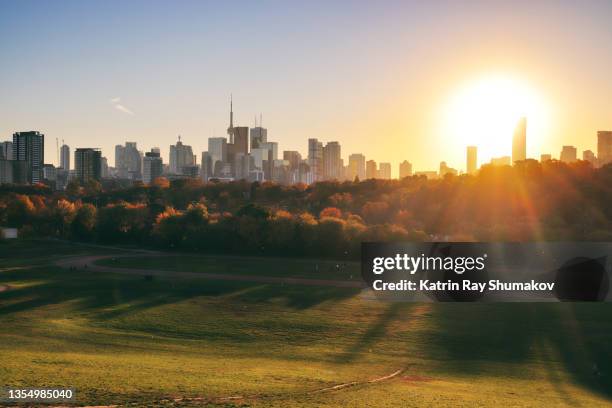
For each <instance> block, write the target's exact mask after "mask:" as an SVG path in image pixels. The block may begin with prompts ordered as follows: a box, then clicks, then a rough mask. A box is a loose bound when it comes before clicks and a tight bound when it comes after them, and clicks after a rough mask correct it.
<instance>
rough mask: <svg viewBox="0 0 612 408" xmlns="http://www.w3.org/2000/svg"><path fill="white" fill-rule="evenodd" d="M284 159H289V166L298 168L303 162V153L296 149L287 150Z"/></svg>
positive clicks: (293, 168)
mask: <svg viewBox="0 0 612 408" xmlns="http://www.w3.org/2000/svg"><path fill="white" fill-rule="evenodd" d="M283 160H287V161H288V162H289V168H290V169H291V170H296V169H297V168H298V167H299V166H300V163H301V162H302V155H301V154H300V152H298V151H295V150H285V151H284V152H283Z"/></svg>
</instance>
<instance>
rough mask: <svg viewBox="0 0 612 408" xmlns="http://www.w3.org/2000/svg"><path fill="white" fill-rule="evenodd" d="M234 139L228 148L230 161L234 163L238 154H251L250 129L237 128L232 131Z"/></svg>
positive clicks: (244, 127)
mask: <svg viewBox="0 0 612 408" xmlns="http://www.w3.org/2000/svg"><path fill="white" fill-rule="evenodd" d="M231 137H232V139H231V140H230V143H229V144H228V146H227V155H228V160H230V161H232V160H233V159H234V157H235V156H236V155H237V154H248V153H249V128H248V127H246V126H237V127H234V128H233V129H232V133H231Z"/></svg>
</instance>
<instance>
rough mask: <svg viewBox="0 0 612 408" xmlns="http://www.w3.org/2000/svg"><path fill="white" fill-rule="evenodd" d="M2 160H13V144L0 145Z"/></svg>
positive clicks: (3, 143)
mask: <svg viewBox="0 0 612 408" xmlns="http://www.w3.org/2000/svg"><path fill="white" fill-rule="evenodd" d="M0 159H4V160H13V142H8V141H7V142H2V143H0Z"/></svg>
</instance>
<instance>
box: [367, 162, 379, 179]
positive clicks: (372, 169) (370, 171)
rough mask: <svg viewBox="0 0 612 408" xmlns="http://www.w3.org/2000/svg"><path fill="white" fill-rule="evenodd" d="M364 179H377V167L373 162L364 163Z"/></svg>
mask: <svg viewBox="0 0 612 408" xmlns="http://www.w3.org/2000/svg"><path fill="white" fill-rule="evenodd" d="M366 178H367V179H375V178H378V167H377V165H376V162H375V161H374V160H368V161H367V162H366Z"/></svg>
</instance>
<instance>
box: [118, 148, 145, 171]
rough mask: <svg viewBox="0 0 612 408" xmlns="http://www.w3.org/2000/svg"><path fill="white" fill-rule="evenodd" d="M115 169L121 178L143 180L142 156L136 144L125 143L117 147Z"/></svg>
mask: <svg viewBox="0 0 612 408" xmlns="http://www.w3.org/2000/svg"><path fill="white" fill-rule="evenodd" d="M115 169H117V173H118V174H119V177H121V178H129V179H131V180H139V179H141V178H142V155H141V152H140V151H138V145H137V143H136V142H125V146H121V145H116V146H115Z"/></svg>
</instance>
